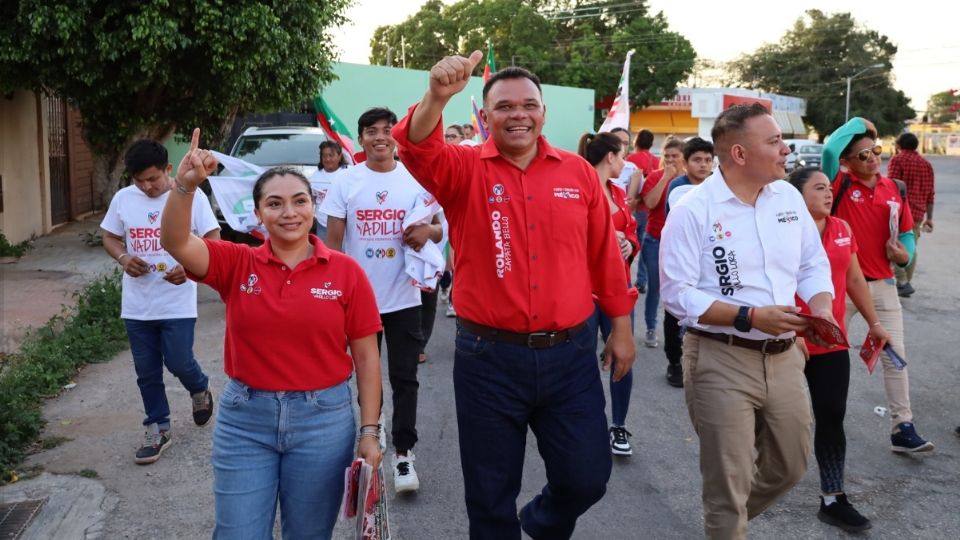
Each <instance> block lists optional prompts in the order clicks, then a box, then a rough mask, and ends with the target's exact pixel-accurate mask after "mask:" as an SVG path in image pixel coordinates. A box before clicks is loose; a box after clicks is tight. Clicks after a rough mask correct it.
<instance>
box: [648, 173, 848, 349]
mask: <svg viewBox="0 0 960 540" xmlns="http://www.w3.org/2000/svg"><path fill="white" fill-rule="evenodd" d="M821 292H829V293H830V294H831V295H832V294H833V284H832V282H831V278H830V263H829V262H828V260H827V256H826V253H825V252H824V250H823V245H822V244H821V242H820V233H819V232H818V231H817V226H816V224H815V223H814V222H813V218H811V217H810V213H809V212H808V211H807V206H806V204H805V203H804V201H803V197H802V196H801V195H800V192H799V191H797V189H796V188H794V187H793V186H791V185H790V184H788V183H787V182H784V181H783V180H777V181H775V182H772V183H770V184H767V185H766V186H764V187H763V189H762V190H760V195H759V197H757V202H756V205H755V206H750V205H749V204H747V203H745V202H743V201H741V200H740V199H738V198H737V197H736V195H734V194H733V192H732V191H730V188H729V187H728V186H727V182H726V180H724V178H723V174H722V172H721V171H720V169H719V168H717V169H716V170H715V171H714V172H713V174H712V175H710V177H708V178H707V179H706V180H705V181H704V182H703V183H702V184H700V185H699V186H696V187H695V188H694V189H692V190H691V191H689V192H688V193H687V194H686V195H685V196H684V197H683V198H682V199H681V200H680V201H678V202H677V206H676V207H671V209H670V214H669V215H668V216H667V223H666V225H665V226H664V228H663V233H662V236H661V239H660V295H661V298H662V299H663V303H664V307H665V308H666V309H667V311H669V312H670V313H672V314H674V315H676V316H677V318H678V319H679V320H680V324H681V325H683V326H692V327H695V328H699V329H701V330H705V331H708V332H721V333H726V334H735V335H738V336H740V337H745V338H749V339H768V338H772V337H779V338H784V337H791V336H792V335H793V332H788V333H786V334H782V335H780V336H771V335H769V334H766V333H764V332H761V331H759V330H757V329H756V328H754V329H752V330H750V332H746V333H744V332H739V331H737V330H735V329H734V328H733V327H732V326H716V325H705V324H700V323H698V322H697V321H698V320H699V318H700V316H701V315H703V314H704V313H705V312H706V311H707V309H709V308H710V306H711V305H712V304H713V303H714V302H715V301H717V300H719V301H721V302H726V303H729V304H735V305H740V306H751V307H762V306H769V305H774V304H776V305H789V306H793V305H796V304H795V301H794V295H795V294H796V295H799V296H800V298H802V299H803V300H804V301H805V302H809V301H810V299H811V298H812V297H813V296H814V295H816V294H818V293H821Z"/></svg>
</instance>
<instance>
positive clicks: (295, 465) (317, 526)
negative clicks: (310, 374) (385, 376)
mask: <svg viewBox="0 0 960 540" xmlns="http://www.w3.org/2000/svg"><path fill="white" fill-rule="evenodd" d="M350 394H351V392H350V382H349V380H348V381H345V382H342V383H340V384H338V385H336V386H331V387H330V388H325V389H323V390H315V391H310V392H266V391H260V390H254V389H252V388H250V387H249V386H247V385H245V384H243V383H241V382H239V381H236V380H233V379H231V380H229V381H228V382H227V384H226V386H224V388H223V393H222V394H221V395H220V411H219V414H218V416H217V427H216V428H215V429H214V431H213V492H214V506H215V509H216V528H215V529H214V530H213V538H214V539H230V540H242V539H250V540H261V539H264V538H273V536H272V534H273V521H274V515H275V514H276V510H277V500H278V499H279V501H280V522H281V526H282V530H283V538H284V540H288V539H295V538H330V536H331V535H332V534H333V527H334V524H335V523H336V520H337V512H338V510H339V509H340V500H341V498H342V497H343V473H344V470H345V469H346V468H347V467H348V466H349V465H350V462H351V461H352V459H353V443H354V440H355V439H354V437H355V435H356V426H355V425H354V418H353V408H352V407H351V406H350Z"/></svg>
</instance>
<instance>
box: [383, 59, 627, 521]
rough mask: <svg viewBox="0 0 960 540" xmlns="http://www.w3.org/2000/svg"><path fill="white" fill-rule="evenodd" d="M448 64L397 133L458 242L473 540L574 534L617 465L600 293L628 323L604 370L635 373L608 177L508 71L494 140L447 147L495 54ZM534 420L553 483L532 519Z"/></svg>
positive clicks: (495, 93) (486, 115) (495, 88)
mask: <svg viewBox="0 0 960 540" xmlns="http://www.w3.org/2000/svg"><path fill="white" fill-rule="evenodd" d="M482 56H483V55H482V53H481V52H480V51H475V52H474V53H473V54H472V55H471V56H470V58H464V57H462V56H448V57H445V58H444V59H443V60H441V61H440V62H438V63H437V64H436V65H434V66H433V68H432V69H431V70H430V80H429V89H428V90H427V92H426V94H425V95H424V96H423V99H422V100H421V101H420V103H418V104H417V105H415V106H413V107H412V108H411V109H410V113H409V114H408V115H407V117H406V118H404V119H403V120H402V121H401V122H400V123H399V124H397V126H396V128H395V129H394V131H393V135H394V138H395V139H396V140H397V143H398V145H399V148H400V157H401V159H402V160H403V162H404V163H405V164H406V165H407V167H408V169H409V170H410V172H411V173H413V175H414V177H415V178H417V180H418V181H419V182H420V183H421V184H422V185H423V186H424V188H426V189H427V190H428V191H430V192H431V193H432V194H433V195H434V196H436V198H437V200H438V201H439V202H440V204H441V205H442V206H443V208H444V210H445V212H446V214H447V220H448V222H449V226H450V242H451V244H452V245H453V246H454V247H455V248H456V249H455V252H454V253H455V265H456V268H457V270H458V271H457V272H456V274H454V288H455V289H456V291H457V315H458V321H457V338H456V356H455V363H454V373H453V380H454V393H455V396H456V403H457V421H458V423H459V437H460V461H461V468H462V470H463V478H464V489H465V492H466V493H465V495H466V504H467V515H468V517H469V519H470V537H471V538H490V539H504V538H509V539H514V538H515V539H519V538H520V530H521V527H522V529H523V531H524V532H526V533H527V534H528V535H530V536H531V537H533V538H569V537H570V536H571V535H572V534H573V530H574V526H575V525H576V520H577V518H578V517H579V516H580V515H581V514H583V513H584V512H585V511H586V510H587V509H588V508H590V506H592V505H593V504H594V503H596V502H597V501H598V500H600V498H601V497H602V496H603V494H604V492H605V491H606V483H607V480H608V479H609V477H610V471H611V465H612V464H611V458H610V448H609V441H608V435H607V424H606V416H605V413H604V398H603V388H602V386H601V384H600V374H599V370H598V369H597V366H596V364H595V359H596V335H597V332H596V328H588V324H587V320H588V319H589V318H590V315H591V313H592V311H593V307H592V306H593V298H594V295H595V296H596V299H597V303H598V304H599V305H600V307H601V309H602V310H603V311H604V313H606V314H607V315H608V316H609V317H610V318H611V319H612V323H613V330H612V333H611V335H610V337H609V339H608V341H607V346H606V354H605V358H604V368H605V369H609V367H610V365H611V363H612V364H613V365H614V370H615V371H614V377H613V378H614V380H619V379H620V378H622V377H623V375H624V374H625V373H626V372H627V371H628V370H629V369H630V367H631V365H632V364H633V360H634V353H635V350H634V343H633V337H632V335H631V331H630V316H629V314H630V311H631V310H632V308H633V303H634V300H635V295H631V294H630V291H628V289H627V286H626V283H624V280H623V259H622V257H621V256H620V251H619V249H618V247H617V240H616V236H615V234H614V230H613V224H612V221H611V219H610V211H609V209H608V204H607V201H606V200H605V196H604V195H603V193H602V190H601V188H600V182H599V180H598V178H597V175H596V171H594V169H593V167H591V166H590V164H589V163H587V162H586V161H585V160H583V159H582V158H580V157H579V156H576V155H574V154H571V153H569V152H565V151H562V150H558V149H556V148H554V147H553V146H551V145H550V144H549V143H548V142H547V140H546V139H545V138H543V137H542V136H541V130H542V128H543V124H544V117H545V112H546V108H545V106H544V104H543V99H542V94H541V90H540V82H539V79H537V77H536V75H533V74H532V73H530V72H529V71H526V70H524V69H520V68H507V69H504V70H501V71H499V72H497V73H496V74H495V75H494V76H493V77H491V78H490V79H489V80H488V81H487V82H486V84H485V85H484V89H483V110H482V111H481V112H480V118H481V121H483V122H484V123H485V124H486V125H487V126H488V127H489V131H490V139H488V140H487V141H486V142H485V143H484V144H482V145H480V146H477V147H465V146H452V145H444V144H443V137H442V134H443V124H442V122H441V113H442V112H443V107H444V106H445V105H446V104H447V102H448V101H449V100H450V98H451V97H453V95H454V94H456V93H458V92H460V91H462V90H463V88H464V87H465V86H466V84H467V83H468V82H469V80H470V73H471V72H472V71H473V69H474V68H475V67H476V66H477V64H478V63H479V61H480V59H481V58H482ZM528 427H529V428H530V429H532V430H533V432H534V435H535V436H536V437H537V444H538V446H539V450H540V454H541V455H542V456H543V459H544V461H545V463H546V469H547V471H548V472H547V485H546V486H545V487H544V488H543V491H542V492H541V493H540V494H539V495H537V496H536V497H535V498H534V499H533V500H532V501H530V502H529V503H528V504H527V505H525V506H524V507H523V509H522V510H521V511H520V515H519V516H518V515H517V510H516V499H517V496H518V494H519V493H520V482H521V477H522V474H523V460H524V451H525V447H526V437H527V429H528Z"/></svg>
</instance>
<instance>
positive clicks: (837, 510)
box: [817, 494, 873, 532]
mask: <svg viewBox="0 0 960 540" xmlns="http://www.w3.org/2000/svg"><path fill="white" fill-rule="evenodd" d="M817 517H818V518H819V519H820V521H822V522H824V523H826V524H828V525H833V526H835V527H840V528H841V529H843V530H845V531H847V532H860V531H865V530H867V529H869V528H870V527H873V524H872V523H870V520H869V519H867V518H865V517H863V516H862V515H860V512H857V510H856V509H855V508H854V507H853V505H852V504H850V501H848V500H847V496H846V495H844V494H840V495H837V500H836V502H834V503H833V504H831V505H830V506H827V505H825V504H823V497H820V511H819V512H817Z"/></svg>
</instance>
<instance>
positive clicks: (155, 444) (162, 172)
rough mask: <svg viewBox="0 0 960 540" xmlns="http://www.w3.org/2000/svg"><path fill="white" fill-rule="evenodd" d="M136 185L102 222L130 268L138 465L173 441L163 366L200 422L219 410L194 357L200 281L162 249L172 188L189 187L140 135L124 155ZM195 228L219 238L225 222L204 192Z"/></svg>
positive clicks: (124, 305) (127, 311)
mask: <svg viewBox="0 0 960 540" xmlns="http://www.w3.org/2000/svg"><path fill="white" fill-rule="evenodd" d="M124 163H125V166H126V172H127V174H129V175H130V177H131V179H132V181H133V185H131V186H127V187H125V188H123V189H121V190H120V191H118V192H117V193H116V195H114V196H113V199H112V200H111V201H110V207H109V208H108V209H107V213H106V215H105V216H104V217H103V222H101V223H100V227H101V228H102V229H103V248H104V250H106V252H107V253H109V254H110V256H111V257H113V258H114V259H116V260H117V262H118V263H119V264H120V266H121V267H123V283H122V296H121V310H120V317H121V318H123V322H124V325H125V326H126V328H127V338H128V339H129V340H130V353H131V355H132V356H133V367H134V369H135V370H136V372H137V386H139V387H140V397H141V398H142V400H143V409H144V413H145V414H146V418H145V419H144V421H143V425H144V426H145V427H146V428H147V429H146V436H145V438H144V443H143V445H142V446H141V447H140V449H138V450H137V453H136V458H135V461H136V463H137V464H139V465H146V464H149V463H153V462H155V461H157V460H158V459H160V454H162V453H163V451H164V450H165V449H166V447H167V446H169V445H170V441H171V436H170V405H169V403H168V402H167V394H166V389H165V387H164V384H163V367H164V366H166V367H167V369H169V370H170V372H171V373H173V375H174V376H176V377H177V379H179V380H180V383H181V384H182V385H183V387H184V388H186V389H187V391H188V392H190V396H191V398H192V402H193V421H194V423H196V424H197V425H198V426H202V425H204V424H206V423H207V422H208V421H209V420H210V417H211V415H212V414H213V396H212V395H211V393H210V390H209V388H208V386H207V382H208V381H207V376H206V375H205V374H204V373H203V370H202V369H200V365H199V364H198V363H197V359H196V358H194V356H193V331H194V327H195V326H196V322H197V284H196V283H194V282H193V281H190V280H188V279H187V276H186V274H185V273H184V271H183V267H182V266H180V265H179V264H178V263H177V261H175V260H174V258H173V257H172V256H170V254H169V253H167V251H166V250H165V249H163V248H162V247H161V246H160V220H161V214H162V213H163V207H164V205H166V202H167V197H169V196H170V190H171V189H174V187H175V186H176V188H177V189H183V188H182V187H181V186H179V185H177V184H176V181H175V180H174V179H172V178H170V171H171V170H173V166H172V165H171V164H170V162H169V160H168V159H167V149H166V148H164V147H163V145H162V144H160V143H158V142H157V141H152V140H147V139H143V140H139V141H137V142H135V143H133V144H132V145H130V148H129V149H128V150H127V153H126V155H125V156H124ZM192 229H193V233H194V234H196V235H197V236H203V237H205V238H214V239H219V238H220V227H219V226H218V225H217V218H216V217H215V216H214V215H213V210H212V209H211V208H210V202H209V201H208V200H207V196H206V195H204V193H203V192H202V191H200V192H197V194H196V196H195V197H194V199H193V223H192Z"/></svg>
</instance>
